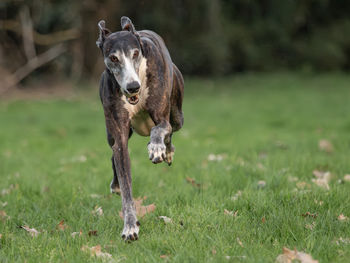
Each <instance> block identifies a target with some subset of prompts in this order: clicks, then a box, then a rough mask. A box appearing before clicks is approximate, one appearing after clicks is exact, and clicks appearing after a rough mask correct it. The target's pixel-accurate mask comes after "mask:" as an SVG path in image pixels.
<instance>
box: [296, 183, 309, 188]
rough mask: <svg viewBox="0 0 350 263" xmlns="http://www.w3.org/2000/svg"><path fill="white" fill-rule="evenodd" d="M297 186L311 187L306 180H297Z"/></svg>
mask: <svg viewBox="0 0 350 263" xmlns="http://www.w3.org/2000/svg"><path fill="white" fill-rule="evenodd" d="M295 185H296V187H297V188H299V189H305V188H310V187H311V186H310V185H309V184H308V183H306V182H297V183H296V184H295Z"/></svg>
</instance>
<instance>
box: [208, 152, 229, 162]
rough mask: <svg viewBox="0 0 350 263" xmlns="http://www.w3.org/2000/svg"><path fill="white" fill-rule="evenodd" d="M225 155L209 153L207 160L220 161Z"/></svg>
mask: <svg viewBox="0 0 350 263" xmlns="http://www.w3.org/2000/svg"><path fill="white" fill-rule="evenodd" d="M226 157H227V155H226V154H213V153H211V154H209V155H208V161H216V162H221V161H222V160H223V159H225V158H226Z"/></svg>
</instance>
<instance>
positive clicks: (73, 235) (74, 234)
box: [70, 230, 83, 238]
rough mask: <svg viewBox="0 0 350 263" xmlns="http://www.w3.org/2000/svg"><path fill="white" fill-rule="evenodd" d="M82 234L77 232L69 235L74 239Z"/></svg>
mask: <svg viewBox="0 0 350 263" xmlns="http://www.w3.org/2000/svg"><path fill="white" fill-rule="evenodd" d="M82 234H83V231H82V230H80V231H79V232H73V233H72V234H70V235H71V236H72V237H73V238H75V236H76V235H79V236H81V235H82Z"/></svg>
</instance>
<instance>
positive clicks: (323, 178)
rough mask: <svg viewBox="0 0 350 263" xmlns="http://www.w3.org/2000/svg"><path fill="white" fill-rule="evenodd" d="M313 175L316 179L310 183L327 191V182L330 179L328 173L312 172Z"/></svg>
mask: <svg viewBox="0 0 350 263" xmlns="http://www.w3.org/2000/svg"><path fill="white" fill-rule="evenodd" d="M312 173H313V175H314V176H315V177H316V178H315V179H312V182H314V183H315V184H316V185H318V186H320V187H322V188H324V189H326V190H329V184H328V183H329V181H330V179H331V177H332V175H331V173H330V172H328V171H327V172H323V171H318V170H314V171H313V172H312Z"/></svg>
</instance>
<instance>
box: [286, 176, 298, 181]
mask: <svg viewBox="0 0 350 263" xmlns="http://www.w3.org/2000/svg"><path fill="white" fill-rule="evenodd" d="M288 181H289V182H296V181H298V177H295V176H288Z"/></svg>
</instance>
